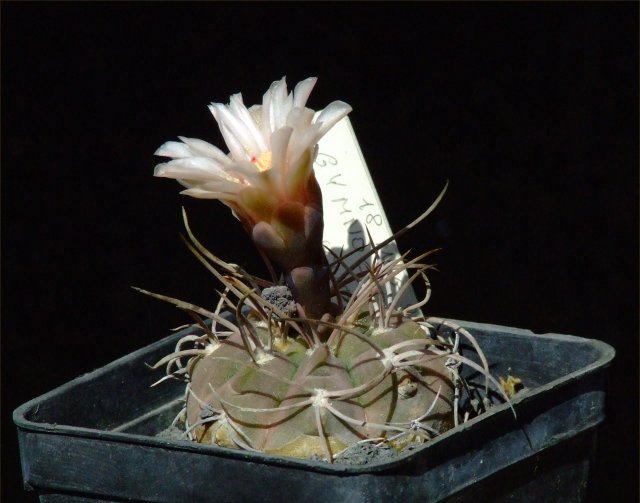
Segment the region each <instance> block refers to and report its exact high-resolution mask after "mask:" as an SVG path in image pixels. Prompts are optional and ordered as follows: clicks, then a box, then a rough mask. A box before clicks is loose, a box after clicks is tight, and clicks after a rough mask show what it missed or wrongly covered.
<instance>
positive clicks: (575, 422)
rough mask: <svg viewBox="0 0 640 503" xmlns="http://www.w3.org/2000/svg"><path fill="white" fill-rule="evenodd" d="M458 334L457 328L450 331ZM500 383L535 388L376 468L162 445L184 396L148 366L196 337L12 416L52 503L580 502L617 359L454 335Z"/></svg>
mask: <svg viewBox="0 0 640 503" xmlns="http://www.w3.org/2000/svg"><path fill="white" fill-rule="evenodd" d="M452 321H455V320H452ZM455 322H456V323H458V324H460V325H461V326H463V327H464V328H466V329H468V330H469V331H471V333H472V334H473V335H474V336H475V337H476V339H477V340H478V343H479V344H480V346H481V347H482V348H483V351H484V352H485V354H486V357H487V359H488V361H489V363H490V367H491V372H492V374H493V375H494V376H506V375H507V374H511V375H515V376H517V377H519V378H521V379H522V381H523V384H524V385H525V386H526V388H525V389H524V390H523V391H520V392H519V393H518V394H516V395H515V397H514V398H513V401H512V403H513V406H514V408H515V411H516V413H517V418H514V416H513V413H512V411H511V410H510V409H509V406H508V405H507V404H503V405H499V406H496V407H493V408H491V409H490V410H489V411H488V412H487V413H485V414H482V415H481V416H479V417H477V418H474V419H472V420H470V421H468V422H466V423H464V424H462V425H460V426H458V427H456V428H454V429H452V430H450V431H448V432H446V433H444V434H443V435H441V436H439V437H437V438H436V439H434V440H431V441H429V442H427V443H426V444H424V445H423V446H421V447H419V448H418V449H415V450H413V451H411V452H409V453H405V454H402V455H400V456H398V457H397V458H395V459H393V460H391V461H386V462H380V463H376V464H370V465H366V466H346V465H339V464H327V463H323V462H315V461H305V460H299V459H292V458H284V457H277V456H267V455H263V454H260V453H253V452H245V451H239V450H233V449H225V448H221V447H217V446H211V445H200V444H195V443H193V442H189V441H179V440H167V439H164V438H158V437H156V436H155V435H156V434H157V433H159V432H160V431H162V430H163V429H164V428H166V427H167V426H168V424H169V423H170V422H171V420H172V419H173V417H174V416H175V415H176V414H177V412H178V411H179V410H180V408H181V402H180V399H181V397H182V396H183V394H184V384H183V383H181V382H178V381H173V380H170V381H165V382H164V383H161V384H160V385H158V386H156V387H154V388H151V387H150V385H151V384H152V383H153V382H155V381H156V380H157V379H158V377H159V372H158V371H151V370H149V368H148V367H147V366H146V365H145V363H147V364H153V363H155V362H156V361H158V360H159V359H160V358H161V357H163V356H165V355H166V354H168V353H170V352H171V351H172V350H173V347H174V346H175V343H176V341H177V340H178V339H180V338H181V337H183V336H184V335H186V334H187V333H189V332H190V331H192V332H195V330H193V329H189V330H186V331H183V332H180V333H177V334H174V335H172V336H170V337H167V338H165V339H162V340H160V341H158V342H156V343H154V344H151V345H149V346H147V347H145V348H143V349H140V350H138V351H135V352H133V353H131V354H129V355H127V356H125V357H123V358H120V359H119V360H116V361H114V362H112V363H110V364H108V365H106V366H105V367H103V368H100V369H98V370H95V371H93V372H90V373H88V374H85V375H83V376H81V377H78V378H77V379H74V380H73V381H71V382H69V383H67V384H65V385H63V386H60V387H59V388H56V389H55V390H53V391H51V392H49V393H47V394H45V395H42V396H41V397H39V398H36V399H34V400H31V401H29V402H27V403H25V404H24V405H22V406H20V407H18V408H17V409H16V410H15V411H14V415H13V418H14V422H15V423H16V425H17V427H18V436H19V443H20V457H21V463H22V473H23V478H24V484H25V488H26V489H27V490H35V491H37V493H38V494H39V495H40V500H41V501H42V502H54V501H56V502H57V501H69V502H74V501H94V500H95V501H105V500H106V501H131V500H134V501H151V502H167V503H176V502H183V501H184V502H187V501H193V502H201V501H216V502H244V501H287V500H290V499H291V500H293V499H294V498H295V499H296V500H299V501H305V502H325V501H332V502H340V501H349V502H353V503H357V502H379V501H384V502H385V503H392V502H403V503H409V502H414V501H415V502H418V501H419V502H421V503H424V502H432V503H433V502H449V503H452V502H456V503H461V502H471V501H486V500H491V501H494V502H503V501H504V502H506V501H521V502H529V501H531V502H536V503H540V502H541V501H544V502H553V501H558V502H563V503H567V502H580V501H584V498H585V495H586V485H587V481H588V474H589V466H590V463H591V460H592V458H593V455H594V452H595V439H596V426H597V425H598V424H599V423H601V422H602V421H603V419H604V398H605V385H606V379H605V378H606V368H607V367H608V365H609V364H610V362H611V360H612V359H613V357H614V354H615V352H614V350H613V348H611V347H610V346H609V345H607V344H605V343H603V342H600V341H597V340H593V339H583V338H579V337H574V336H571V335H560V334H545V335H536V334H534V333H532V332H531V331H528V330H522V329H517V328H510V327H503V326H497V325H486V324H479V323H472V322H464V321H455Z"/></svg>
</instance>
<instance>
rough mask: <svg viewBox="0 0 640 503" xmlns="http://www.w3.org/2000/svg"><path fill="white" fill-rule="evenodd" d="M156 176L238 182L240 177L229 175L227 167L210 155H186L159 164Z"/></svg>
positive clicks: (156, 168) (155, 170)
mask: <svg viewBox="0 0 640 503" xmlns="http://www.w3.org/2000/svg"><path fill="white" fill-rule="evenodd" d="M153 175H154V176H162V177H165V178H182V179H187V180H194V181H197V180H203V181H205V180H206V181H209V180H212V181H213V180H225V181H229V182H234V183H237V182H238V179H237V178H235V177H233V176H231V175H229V174H228V173H227V172H226V170H225V168H224V167H223V166H221V165H220V164H218V163H217V162H216V161H214V160H213V159H209V158H208V157H184V158H180V159H174V160H172V161H169V162H165V163H162V164H158V165H157V166H156V167H155V169H154V172H153Z"/></svg>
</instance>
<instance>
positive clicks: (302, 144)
mask: <svg viewBox="0 0 640 503" xmlns="http://www.w3.org/2000/svg"><path fill="white" fill-rule="evenodd" d="M321 126H322V124H320V123H316V124H312V125H311V126H309V127H307V128H304V129H300V130H296V131H295V132H294V134H293V136H292V138H291V141H290V142H289V162H290V163H295V162H296V161H297V160H298V159H299V158H300V156H301V155H302V153H303V152H304V151H305V150H307V149H309V148H311V147H312V146H313V145H314V144H315V143H317V142H318V137H319V132H318V131H319V130H320V127H321Z"/></svg>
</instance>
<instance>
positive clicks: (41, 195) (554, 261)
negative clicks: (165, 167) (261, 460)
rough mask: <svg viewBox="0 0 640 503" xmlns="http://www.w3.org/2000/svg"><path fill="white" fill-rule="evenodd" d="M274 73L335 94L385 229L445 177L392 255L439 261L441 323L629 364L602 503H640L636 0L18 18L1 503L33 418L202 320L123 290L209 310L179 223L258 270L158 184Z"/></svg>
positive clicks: (218, 209) (231, 224)
mask: <svg viewBox="0 0 640 503" xmlns="http://www.w3.org/2000/svg"><path fill="white" fill-rule="evenodd" d="M282 75H286V76H287V78H288V82H289V83H290V84H294V83H296V82H297V81H299V80H301V79H303V78H305V77H307V76H310V75H315V76H318V77H319V82H318V84H317V86H316V89H315V91H314V93H313V94H312V96H311V99H310V102H309V104H310V106H311V107H313V108H316V109H318V108H322V107H323V106H325V105H326V104H328V103H329V102H330V101H332V100H334V99H342V100H344V101H346V102H348V103H350V104H351V105H352V106H353V109H354V111H353V112H352V114H351V121H352V123H353V126H354V129H355V131H356V133H357V135H358V138H359V141H360V144H361V147H362V150H363V152H364V155H365V158H366V160H367V162H368V165H369V168H370V170H371V173H372V176H373V179H374V181H375V182H376V184H377V187H378V190H379V193H380V198H381V199H382V202H383V204H384V207H385V208H386V210H387V214H388V217H389V220H390V222H391V225H392V227H393V228H395V229H398V228H400V227H401V226H402V225H404V224H405V223H407V222H409V221H410V220H412V219H413V217H414V216H416V215H417V214H418V213H419V212H421V211H422V210H423V209H424V208H426V206H428V205H429V204H430V202H431V201H432V199H433V198H434V197H435V196H436V195H437V193H438V192H439V191H440V189H441V188H442V186H443V184H444V182H445V180H446V179H449V180H450V183H451V185H450V189H449V192H448V194H447V196H446V198H445V201H444V202H443V204H442V205H441V206H440V208H439V209H438V210H437V212H436V213H435V214H434V215H433V216H432V217H430V219H429V220H428V221H427V222H425V223H423V224H422V225H421V226H420V227H419V228H418V229H416V230H414V231H413V232H412V233H411V234H409V235H407V236H406V237H404V238H402V239H401V241H400V247H401V249H402V250H406V249H408V248H412V249H413V250H414V251H416V252H417V251H419V250H423V249H428V248H432V247H436V246H439V247H442V248H443V251H441V252H440V253H439V254H438V256H437V262H438V264H439V269H440V272H439V273H437V274H435V275H432V277H431V280H432V283H433V286H434V293H433V297H432V301H431V303H430V305H428V306H427V307H428V311H429V313H431V314H438V315H441V316H447V317H453V318H458V319H469V320H475V321H481V322H491V323H496V324H503V325H512V326H518V327H525V328H530V329H532V330H534V331H536V332H560V333H571V334H575V335H580V336H584V337H591V338H598V339H602V340H604V341H606V342H608V343H609V344H611V345H613V346H614V347H615V348H616V350H617V352H618V354H617V357H616V360H615V362H614V364H613V366H612V367H611V379H610V393H609V395H608V404H607V413H608V417H607V420H606V422H605V424H604V425H603V426H602V427H601V429H600V434H599V457H598V460H597V465H596V471H595V474H594V477H593V483H592V495H591V501H593V502H597V501H604V500H605V498H606V499H607V500H609V501H632V500H634V499H635V498H634V497H633V496H632V495H633V494H635V492H636V490H637V479H638V388H637V384H638V373H637V370H638V369H637V362H638V281H637V280H638V260H637V259H638V120H637V119H638V93H637V90H638V4H637V3H635V2H633V3H632V2H630V3H621V4H620V3H619V4H616V3H603V4H601V3H571V4H559V3H536V4H520V3H517V4H509V3H501V4H486V3H479V4H458V3H452V4H444V5H441V4H415V3H411V4H400V5H398V4H385V3H376V4H347V5H345V4H298V3H285V4H262V5H255V4H246V3H240V4H238V3H236V4H222V3H213V4H203V3H197V4H186V5H185V4H182V5H180V6H178V5H176V4H169V3H159V4H152V3H138V4H122V3H113V4H96V3H75V4H60V3H38V4H36V3H9V2H3V3H2V421H3V424H2V476H3V480H2V500H3V501H20V499H21V497H24V500H25V501H34V500H35V498H34V497H33V496H31V497H27V496H26V493H22V492H21V482H20V475H19V463H18V450H17V445H16V434H15V428H14V427H13V425H12V422H11V419H10V417H11V416H10V415H11V412H12V410H13V409H14V408H15V407H16V406H18V405H19V404H21V403H23V402H24V401H26V400H28V399H31V398H34V397H35V396H37V395H39V394H41V393H43V392H45V391H48V390H50V389H52V388H54V387H56V386H58V385H60V384H63V383H64V382H66V381H68V380H70V379H71V378H73V377H76V376H78V375H80V374H82V373H84V372H87V371H89V370H92V369H94V368H96V367H99V366H102V365H104V364H106V363H108V362H110V361H112V360H113V359H115V358H117V357H119V356H122V355H124V354H126V353H128V352H130V351H132V350H134V349H137V348H140V347H142V346H144V345H146V344H149V343H151V342H153V341H155V340H157V339H159V338H161V337H163V336H164V335H166V334H167V332H168V329H169V328H170V327H173V326H176V325H179V324H182V323H185V322H188V320H187V319H186V318H185V316H184V315H183V314H182V313H180V312H179V311H178V310H176V309H173V308H172V307H171V306H169V305H166V304H163V303H160V302H158V301H154V300H152V299H149V298H146V297H144V296H142V295H140V294H138V293H136V292H134V291H133V290H131V288H130V286H131V285H138V286H142V287H144V288H147V289H149V290H153V291H158V292H162V293H165V294H168V295H171V296H175V297H180V298H183V299H185V300H191V301H193V302H196V303H201V304H204V305H207V306H211V305H213V303H214V301H215V297H214V295H215V289H216V288H217V284H216V283H215V281H214V280H213V279H212V278H211V277H210V276H209V275H208V273H207V272H206V271H205V270H204V269H203V268H201V266H200V265H199V264H198V263H197V261H196V260H195V259H194V258H193V257H192V256H191V255H190V253H189V252H188V251H187V250H186V249H185V248H184V246H183V245H182V243H181V241H180V239H179V237H178V234H179V232H180V231H181V221H180V206H181V205H184V206H185V207H186V208H187V210H188V212H189V214H190V215H191V220H192V226H193V228H194V230H195V232H196V234H197V235H198V236H199V237H200V238H201V239H202V241H204V242H205V244H207V246H208V247H209V248H210V249H212V250H213V251H215V252H216V253H217V254H219V255H220V256H221V257H222V258H226V259H228V260H232V261H235V262H237V263H243V264H245V265H246V266H247V267H249V268H250V269H251V270H253V271H257V272H261V271H262V269H261V265H260V261H259V259H258V257H257V255H256V253H255V252H254V250H253V248H252V245H251V244H250V242H249V240H248V238H247V237H246V236H245V235H244V234H243V231H242V230H241V228H240V226H239V225H237V224H236V223H235V221H234V220H233V218H232V217H231V216H230V214H229V212H228V211H227V210H226V209H225V208H224V207H222V206H221V205H220V204H219V203H217V202H207V201H205V202H202V201H196V200H191V199H187V198H184V197H181V196H179V195H178V189H179V187H178V185H177V184H176V183H175V182H173V181H167V180H157V179H153V178H152V176H151V174H152V171H153V166H154V164H155V163H156V162H157V160H156V159H154V157H153V155H152V154H153V152H154V150H155V149H156V147H158V146H159V145H160V144H161V143H162V142H164V141H166V140H169V139H174V138H175V137H176V136H177V135H185V136H192V137H196V138H203V139H207V140H209V141H211V142H213V143H216V144H218V145H220V146H222V143H221V140H220V136H219V134H218V132H217V127H216V125H215V122H214V120H213V118H212V117H211V116H210V114H209V112H208V110H207V108H206V105H207V104H208V103H209V102H210V101H224V102H226V101H227V98H228V96H229V95H230V94H231V93H233V92H237V91H242V92H243V95H244V97H245V101H246V102H247V103H249V104H251V103H256V102H258V101H259V100H260V99H261V96H262V93H263V92H264V91H265V90H266V89H267V87H268V85H269V84H270V83H271V82H272V81H273V80H275V79H278V78H280V77H281V76H282ZM123 399H126V400H128V399H131V397H123ZM16 491H18V492H17V495H16ZM12 493H13V495H12V496H9V495H10V494H12ZM20 495H22V496H20Z"/></svg>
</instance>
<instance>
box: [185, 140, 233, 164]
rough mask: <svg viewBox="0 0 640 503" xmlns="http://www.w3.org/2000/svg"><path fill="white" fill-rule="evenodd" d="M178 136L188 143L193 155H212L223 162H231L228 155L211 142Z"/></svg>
mask: <svg viewBox="0 0 640 503" xmlns="http://www.w3.org/2000/svg"><path fill="white" fill-rule="evenodd" d="M178 138H180V140H182V141H183V142H184V143H185V144H186V145H187V147H188V148H189V150H190V151H191V157H211V158H212V159H215V160H216V161H218V162H220V163H222V164H224V163H226V162H229V158H228V157H227V155H226V154H225V153H224V152H223V151H222V150H220V149H219V148H218V147H216V146H214V145H211V143H208V142H206V141H204V140H199V139H198V138H187V137H185V136H178Z"/></svg>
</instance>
